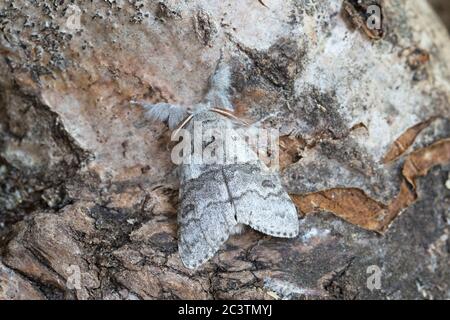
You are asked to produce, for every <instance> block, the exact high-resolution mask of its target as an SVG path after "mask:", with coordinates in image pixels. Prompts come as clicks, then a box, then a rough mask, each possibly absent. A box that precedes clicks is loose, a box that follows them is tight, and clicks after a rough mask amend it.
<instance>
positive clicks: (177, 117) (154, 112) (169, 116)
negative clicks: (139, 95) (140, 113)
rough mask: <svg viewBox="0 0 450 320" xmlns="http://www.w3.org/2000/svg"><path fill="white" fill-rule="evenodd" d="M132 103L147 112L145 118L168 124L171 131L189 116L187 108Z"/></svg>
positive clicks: (162, 103)
mask: <svg viewBox="0 0 450 320" xmlns="http://www.w3.org/2000/svg"><path fill="white" fill-rule="evenodd" d="M130 102H131V103H133V104H137V105H140V106H142V107H143V108H144V109H145V110H146V112H145V114H144V116H145V118H147V119H150V120H154V121H159V122H163V123H166V124H167V125H168V127H169V129H171V130H173V129H175V128H176V127H177V126H178V124H179V123H180V122H182V121H183V119H184V118H186V117H187V115H188V112H187V111H186V109H185V108H183V107H181V106H178V105H174V104H170V103H165V102H160V103H156V104H151V103H147V102H143V101H130Z"/></svg>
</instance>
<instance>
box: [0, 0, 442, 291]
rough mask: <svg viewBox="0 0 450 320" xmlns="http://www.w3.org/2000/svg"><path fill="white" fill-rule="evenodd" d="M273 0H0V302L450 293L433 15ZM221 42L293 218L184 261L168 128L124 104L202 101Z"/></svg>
mask: <svg viewBox="0 0 450 320" xmlns="http://www.w3.org/2000/svg"><path fill="white" fill-rule="evenodd" d="M374 3H375V4H376V5H378V6H380V7H381V8H382V21H381V22H382V29H380V30H377V32H374V31H373V30H372V29H368V28H367V26H366V25H365V22H366V19H367V16H366V12H365V8H366V7H367V6H368V5H370V4H374ZM264 4H265V5H266V6H264V5H262V4H261V2H260V1H257V0H245V1H231V0H221V1H216V0H208V1H206V0H205V1H203V0H199V1H195V2H192V1H191V2H185V1H181V0H161V1H139V0H136V1H122V0H116V1H100V0H98V1H97V0H94V1H90V2H85V1H72V2H70V3H69V2H64V1H60V2H55V1H47V0H44V1H39V2H36V3H32V2H30V1H24V0H14V1H10V0H5V1H2V2H1V3H0V30H1V33H0V54H1V59H0V177H1V180H0V187H1V188H0V256H1V258H0V299H173V298H184V299H213V298H214V299H227V298H235V299H243V298H251V299H355V298H357V299H369V298H375V299H399V298H414V299H417V298H418V299H424V298H425V299H433V298H435V299H449V298H450V296H449V294H450V280H449V279H450V269H449V249H448V248H449V245H450V242H449V221H450V211H449V209H448V208H449V201H450V191H449V189H450V181H449V180H450V177H449V169H450V166H449V162H450V139H449V138H450V120H449V115H450V107H449V96H450V70H449V67H448V65H449V57H450V42H449V41H448V40H449V36H448V32H447V30H446V29H445V27H444V25H443V24H442V23H441V22H440V21H439V19H438V18H437V15H436V14H435V13H434V12H433V11H432V9H431V7H430V5H429V4H428V3H427V2H426V1H423V0H416V1H411V0H408V1H406V0H396V1H363V3H362V5H358V4H357V2H356V1H353V0H345V1H341V0H327V1H303V0H290V1H282V0H265V1H264ZM221 52H223V55H224V57H226V59H227V61H229V64H230V66H231V69H232V77H233V79H232V85H233V92H232V97H233V103H234V105H235V107H236V115H237V116H239V117H241V118H244V119H246V120H247V121H248V122H251V123H259V125H261V126H262V127H274V128H277V129H278V130H279V131H280V134H281V139H280V147H281V158H280V161H281V171H280V175H281V177H282V180H283V183H284V186H285V187H286V189H287V190H288V192H289V193H290V195H291V196H292V199H293V201H294V202H295V204H296V205H297V207H298V209H299V219H300V225H301V231H300V235H299V237H298V238H296V239H293V240H283V239H276V238H271V237H267V236H264V235H262V234H260V233H257V232H255V231H252V230H250V229H247V230H246V231H245V232H244V233H243V234H242V235H236V236H233V237H232V238H231V239H230V240H229V241H228V242H227V244H226V246H225V247H224V248H223V249H222V250H221V251H220V252H219V253H218V254H217V255H216V256H215V257H214V259H212V260H211V261H210V262H208V263H207V264H205V265H204V266H203V267H202V268H200V269H199V270H196V271H192V270H189V269H186V268H185V267H183V265H182V263H181V261H180V258H179V256H178V252H177V223H176V210H177V203H178V179H177V174H176V168H175V166H174V165H173V164H172V163H171V161H170V132H169V131H168V129H167V128H166V127H165V126H163V125H160V124H154V123H150V122H148V121H145V120H143V117H142V116H143V114H142V110H141V109H139V108H138V107H133V106H131V105H130V103H129V101H131V100H146V101H149V102H161V101H165V102H175V103H177V104H181V105H184V106H189V105H192V104H194V103H197V102H199V101H200V100H201V99H202V97H203V95H204V92H205V90H206V89H207V85H208V84H207V83H208V76H209V75H211V74H212V72H213V70H214V68H215V66H216V63H217V61H218V60H219V57H220V54H221ZM400 213H402V214H401V215H400ZM377 271H379V275H380V280H381V285H380V286H378V285H377V284H376V282H373V281H372V280H373V277H371V276H373V275H374V272H375V273H376V272H377Z"/></svg>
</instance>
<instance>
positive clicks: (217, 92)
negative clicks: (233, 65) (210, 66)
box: [206, 54, 234, 110]
mask: <svg viewBox="0 0 450 320" xmlns="http://www.w3.org/2000/svg"><path fill="white" fill-rule="evenodd" d="M230 87H231V70H230V67H229V66H228V64H226V63H225V62H224V61H222V54H221V58H220V61H219V63H218V64H217V67H216V70H215V71H214V74H213V75H212V76H211V78H210V81H209V92H208V94H207V95H206V101H207V102H209V103H210V104H211V107H215V108H222V109H228V110H233V109H234V108H233V105H232V104H231V101H230V96H229V92H228V91H229V89H230Z"/></svg>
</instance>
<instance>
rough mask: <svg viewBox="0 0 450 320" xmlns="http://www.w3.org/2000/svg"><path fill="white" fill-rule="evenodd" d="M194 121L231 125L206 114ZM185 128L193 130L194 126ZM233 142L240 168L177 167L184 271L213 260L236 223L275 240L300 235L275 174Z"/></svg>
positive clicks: (294, 213) (292, 208)
mask: <svg viewBox="0 0 450 320" xmlns="http://www.w3.org/2000/svg"><path fill="white" fill-rule="evenodd" d="M194 119H195V120H197V121H201V122H202V124H203V125H204V127H206V128H208V127H215V128H225V127H227V126H231V124H230V123H231V121H230V120H229V119H226V118H224V117H223V116H221V115H218V114H216V113H214V112H210V111H207V112H204V113H202V114H199V115H197V116H196V117H195V118H194ZM187 128H188V130H192V124H189V125H188V126H187ZM217 138H218V139H220V137H217ZM222 138H223V137H222ZM235 143H236V144H237V149H238V150H239V151H240V152H241V153H242V157H240V160H241V161H240V162H238V163H225V164H209V165H208V164H192V163H191V164H183V165H182V166H181V185H180V208H179V213H178V223H179V229H178V235H179V238H178V240H179V241H178V242H179V244H178V247H179V253H180V256H181V259H182V261H183V263H184V265H185V266H186V267H188V268H196V267H198V266H199V265H201V264H203V263H204V262H206V261H207V260H209V259H210V258H211V257H212V256H214V254H215V253H216V252H217V251H218V250H219V249H220V247H221V245H222V244H223V243H224V242H226V241H227V240H228V238H229V236H230V234H233V233H234V230H235V229H236V226H237V225H239V224H246V225H249V226H250V227H252V228H253V229H255V230H258V231H260V232H262V233H265V234H268V235H271V236H275V237H284V238H293V237H295V236H297V235H298V228H299V224H298V216H297V210H296V208H295V206H294V204H293V203H292V201H291V199H290V198H289V196H288V195H287V193H286V191H285V190H284V189H283V187H282V185H281V182H280V179H279V177H278V175H277V174H275V173H271V172H269V171H268V168H267V167H266V166H265V165H264V164H263V163H262V162H261V161H260V160H259V159H258V157H257V155H256V154H255V153H254V152H252V151H251V150H249V149H248V148H247V147H246V146H245V142H244V141H243V140H241V139H237V140H236V141H235ZM242 160H243V161H242Z"/></svg>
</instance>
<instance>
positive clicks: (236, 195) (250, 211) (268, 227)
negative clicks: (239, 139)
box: [224, 161, 299, 238]
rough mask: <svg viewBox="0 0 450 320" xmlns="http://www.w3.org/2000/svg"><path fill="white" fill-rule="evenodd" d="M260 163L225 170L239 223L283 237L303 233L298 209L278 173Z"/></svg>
mask: <svg viewBox="0 0 450 320" xmlns="http://www.w3.org/2000/svg"><path fill="white" fill-rule="evenodd" d="M266 169H267V168H265V166H264V165H263V164H262V163H260V162H258V161H257V162H253V163H246V164H236V165H230V166H226V167H225V168H224V174H225V181H226V183H227V185H228V189H229V192H230V197H231V199H232V203H233V206H234V208H235V210H236V219H237V222H238V223H243V224H246V225H249V226H250V227H251V228H253V229H255V230H257V231H260V232H262V233H265V234H268V235H270V236H274V237H280V238H294V237H296V236H297V235H298V232H299V223H298V215H297V209H296V207H295V205H294V204H293V203H292V200H291V199H290V197H289V195H288V194H287V192H286V191H285V190H284V188H283V187H282V185H281V181H280V178H279V177H278V175H277V174H275V173H269V172H268V171H267V170H266Z"/></svg>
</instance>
